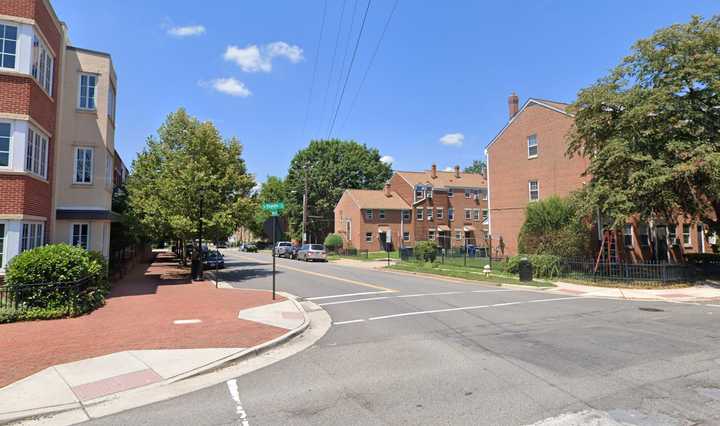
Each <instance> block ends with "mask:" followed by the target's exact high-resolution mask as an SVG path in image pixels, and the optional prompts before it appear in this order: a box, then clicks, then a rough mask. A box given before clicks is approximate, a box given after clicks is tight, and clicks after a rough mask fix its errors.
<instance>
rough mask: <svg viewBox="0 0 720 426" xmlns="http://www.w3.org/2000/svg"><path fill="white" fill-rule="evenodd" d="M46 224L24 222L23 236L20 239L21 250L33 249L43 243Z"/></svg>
mask: <svg viewBox="0 0 720 426" xmlns="http://www.w3.org/2000/svg"><path fill="white" fill-rule="evenodd" d="M44 231H45V224H43V223H23V224H22V238H21V239H20V251H21V252H23V251H26V250H32V249H34V248H36V247H41V246H42V245H43V236H44V233H45V232H44Z"/></svg>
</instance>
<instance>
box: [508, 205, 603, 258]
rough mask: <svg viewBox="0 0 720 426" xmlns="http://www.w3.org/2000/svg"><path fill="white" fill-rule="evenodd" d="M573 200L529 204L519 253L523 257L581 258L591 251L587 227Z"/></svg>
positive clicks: (521, 234) (521, 230)
mask: <svg viewBox="0 0 720 426" xmlns="http://www.w3.org/2000/svg"><path fill="white" fill-rule="evenodd" d="M583 216H584V215H583V214H582V212H581V211H580V210H579V209H578V208H577V204H576V201H575V199H574V198H573V197H568V198H560V197H556V196H553V197H550V198H547V199H544V200H539V201H537V202H533V203H530V204H528V206H527V208H526V209H525V222H524V223H523V226H522V228H521V229H520V235H519V237H518V249H519V250H520V252H521V253H523V254H552V255H556V256H563V257H575V256H584V255H587V254H589V250H590V238H591V237H590V235H591V234H590V227H589V226H588V224H587V223H586V222H585V221H584V219H583Z"/></svg>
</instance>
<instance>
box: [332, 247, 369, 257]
mask: <svg viewBox="0 0 720 426" xmlns="http://www.w3.org/2000/svg"><path fill="white" fill-rule="evenodd" d="M334 253H336V254H338V255H340V256H346V257H360V258H363V259H369V258H370V251H369V250H358V249H356V248H347V249H338V250H336V251H335V252H334Z"/></svg>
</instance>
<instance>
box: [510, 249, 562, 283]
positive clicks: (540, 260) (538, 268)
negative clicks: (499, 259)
mask: <svg viewBox="0 0 720 426" xmlns="http://www.w3.org/2000/svg"><path fill="white" fill-rule="evenodd" d="M524 258H527V260H529V261H530V264H532V267H533V277H534V278H548V279H552V278H557V277H559V276H560V256H554V255H551V254H530V255H517V256H513V257H511V258H509V259H508V260H507V263H506V264H505V265H504V268H505V271H506V272H509V273H511V274H517V273H519V267H520V261H521V260H522V259H524Z"/></svg>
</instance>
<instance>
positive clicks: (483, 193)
mask: <svg viewBox="0 0 720 426" xmlns="http://www.w3.org/2000/svg"><path fill="white" fill-rule="evenodd" d="M480 196H481V197H482V199H483V201H487V199H488V192H487V189H481V190H480Z"/></svg>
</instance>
